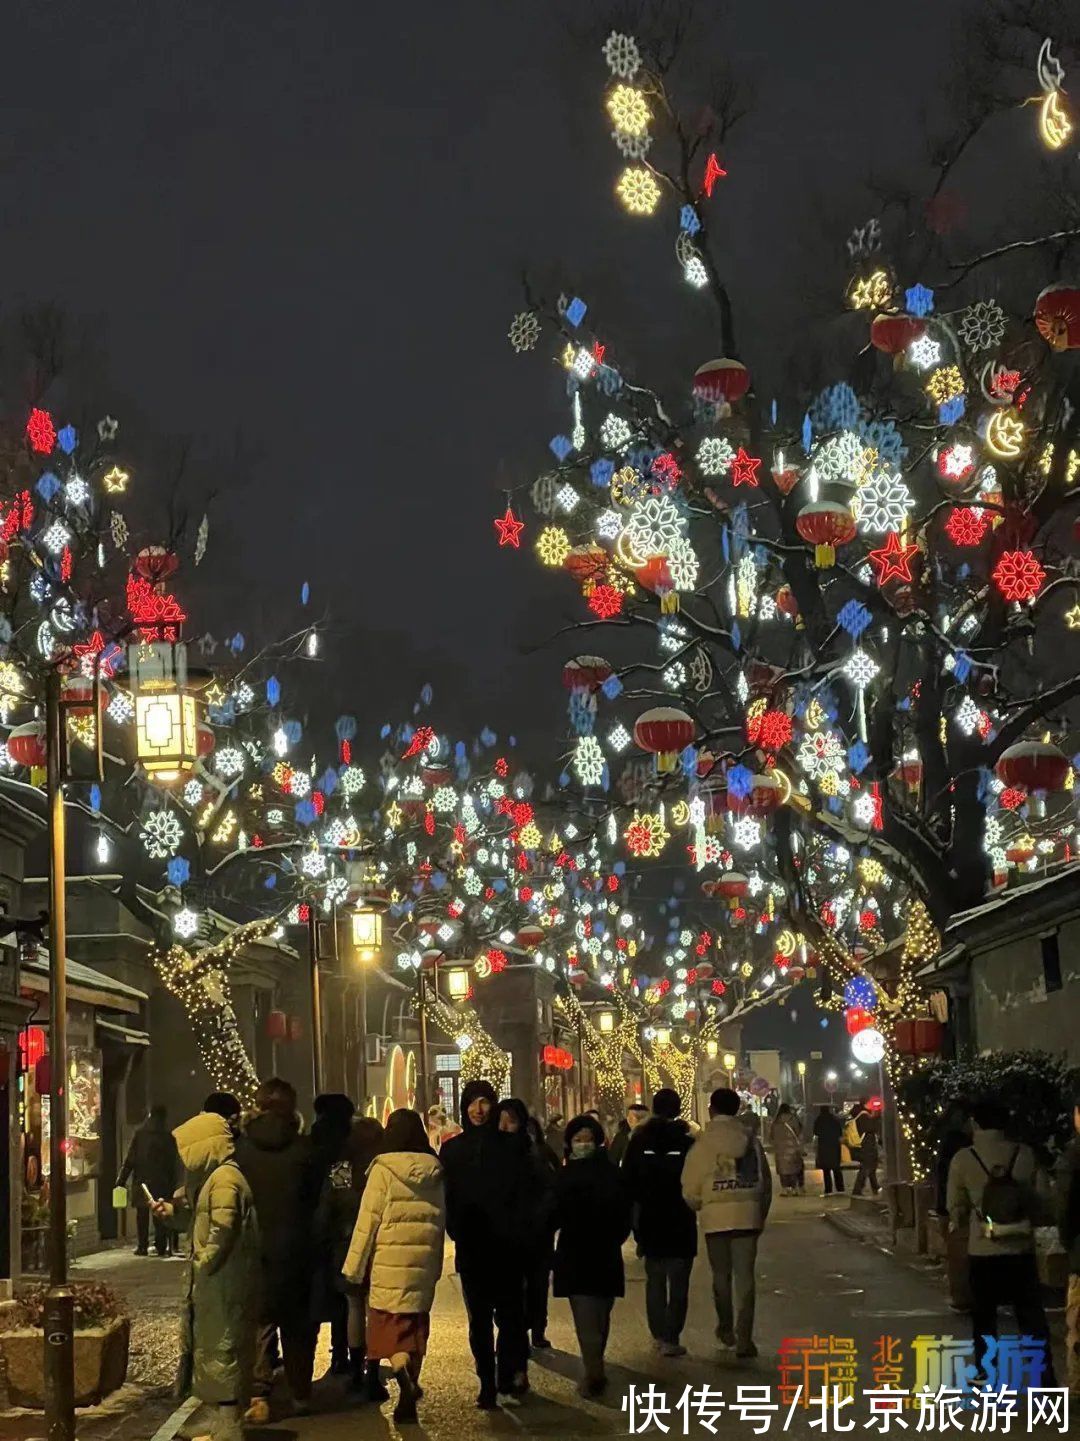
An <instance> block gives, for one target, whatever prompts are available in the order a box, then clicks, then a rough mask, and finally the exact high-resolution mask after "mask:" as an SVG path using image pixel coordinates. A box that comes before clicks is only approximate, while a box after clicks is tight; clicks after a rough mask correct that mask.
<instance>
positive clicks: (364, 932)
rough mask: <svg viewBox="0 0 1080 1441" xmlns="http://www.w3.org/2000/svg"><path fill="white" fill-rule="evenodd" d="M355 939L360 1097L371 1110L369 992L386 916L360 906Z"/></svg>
mask: <svg viewBox="0 0 1080 1441" xmlns="http://www.w3.org/2000/svg"><path fill="white" fill-rule="evenodd" d="M352 939H353V948H354V950H355V952H356V958H357V960H358V961H359V962H360V1093H361V1096H362V1097H363V1106H364V1109H365V1111H366V1110H367V1104H368V1101H369V1099H370V1098H369V1096H368V1068H367V1027H368V1011H367V988H368V965H369V963H371V962H373V961H375V960H377V959H378V955H379V949H380V947H381V946H382V912H381V911H379V910H377V909H376V908H375V907H374V906H365V905H360V906H357V907H356V909H355V910H354V911H353V913H352Z"/></svg>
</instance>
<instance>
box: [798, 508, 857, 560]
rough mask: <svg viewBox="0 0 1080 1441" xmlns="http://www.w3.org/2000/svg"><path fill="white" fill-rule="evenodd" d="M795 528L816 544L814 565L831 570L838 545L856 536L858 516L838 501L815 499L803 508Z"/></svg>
mask: <svg viewBox="0 0 1080 1441" xmlns="http://www.w3.org/2000/svg"><path fill="white" fill-rule="evenodd" d="M795 529H796V530H797V531H798V532H799V534H800V535H801V536H802V538H803V540H805V541H807V542H808V543H809V544H810V545H812V546H813V547H814V564H815V565H816V566H817V568H818V569H819V570H828V569H829V567H830V566H833V565H835V564H836V547H837V546H838V545H846V544H847V543H848V541H849V540H853V539H854V536H855V517H854V516H853V515H852V513H851V511H850V510H848V508H847V506H846V505H841V504H840V502H839V501H838V500H812V501H811V502H810V504H809V505H804V506H803V508H802V510H800V511H799V514H798V517H797V519H796V521H795Z"/></svg>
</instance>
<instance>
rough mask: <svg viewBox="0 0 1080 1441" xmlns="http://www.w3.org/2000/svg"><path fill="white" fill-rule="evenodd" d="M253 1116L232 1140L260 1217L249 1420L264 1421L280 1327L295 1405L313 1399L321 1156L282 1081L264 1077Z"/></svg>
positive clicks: (301, 1408)
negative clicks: (256, 1330) (257, 1317)
mask: <svg viewBox="0 0 1080 1441" xmlns="http://www.w3.org/2000/svg"><path fill="white" fill-rule="evenodd" d="M255 1100H256V1106H257V1108H258V1110H257V1114H256V1115H254V1116H253V1117H252V1118H251V1120H250V1121H248V1123H247V1126H246V1127H245V1129H244V1131H243V1133H242V1134H241V1136H240V1137H239V1139H238V1141H237V1143H236V1159H237V1162H238V1164H239V1166H240V1169H241V1170H242V1171H243V1173H244V1175H245V1177H246V1178H247V1181H248V1184H249V1185H250V1186H251V1191H252V1195H253V1196H254V1197H255V1210H256V1213H257V1215H258V1217H259V1244H260V1249H261V1260H262V1283H261V1288H260V1294H261V1307H262V1314H261V1317H260V1327H259V1343H258V1352H257V1355H256V1360H255V1382H254V1387H253V1390H252V1400H251V1405H250V1406H249V1407H248V1412H247V1418H246V1419H247V1420H248V1421H249V1422H250V1424H251V1425H253V1426H265V1425H266V1423H267V1422H268V1421H269V1419H270V1400H269V1398H270V1392H271V1390H272V1387H273V1379H274V1376H273V1361H272V1354H273V1353H272V1347H273V1344H274V1335H275V1333H276V1332H280V1336H281V1359H282V1361H283V1362H284V1365H285V1378H286V1380H287V1381H288V1385H289V1392H290V1394H291V1397H292V1406H293V1410H294V1412H295V1413H296V1414H297V1415H302V1414H304V1413H305V1412H306V1411H307V1410H308V1408H309V1406H310V1402H311V1382H312V1372H313V1369H314V1365H315V1340H316V1337H317V1334H318V1326H317V1324H316V1322H315V1319H314V1316H313V1306H314V1298H313V1289H314V1288H313V1284H312V1283H313V1278H314V1274H315V1263H316V1247H315V1210H316V1207H317V1205H318V1202H319V1193H320V1191H321V1189H322V1176H321V1174H320V1155H319V1152H318V1151H316V1149H315V1147H314V1146H313V1144H312V1142H311V1137H310V1136H303V1135H301V1134H300V1118H299V1116H298V1115H297V1113H296V1091H295V1090H294V1089H293V1087H292V1086H291V1085H290V1084H289V1082H288V1081H282V1080H279V1079H277V1078H275V1079H273V1080H269V1081H264V1082H263V1083H262V1084H261V1085H260V1087H259V1089H258V1091H257V1092H256V1097H255Z"/></svg>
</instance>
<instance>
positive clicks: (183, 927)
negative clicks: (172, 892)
mask: <svg viewBox="0 0 1080 1441" xmlns="http://www.w3.org/2000/svg"><path fill="white" fill-rule="evenodd" d="M172 928H173V934H174V935H177V936H179V937H180V939H181V940H182V941H190V940H191V938H192V936H193V935H194V934H195V932H196V931H197V930H198V929H199V913H198V911H193V910H192V909H191V907H190V906H185V907H184V908H183V910H180V911H176V912H175V914H174V915H173V922H172Z"/></svg>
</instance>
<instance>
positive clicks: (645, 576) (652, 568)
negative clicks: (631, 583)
mask: <svg viewBox="0 0 1080 1441" xmlns="http://www.w3.org/2000/svg"><path fill="white" fill-rule="evenodd" d="M634 579H635V580H636V581H637V583H638V585H640V586H641V588H642V589H643V590H648V591H651V592H652V593H653V594H654V595H655V594H656V593H657V592H658V591H668V590H673V589H674V585H675V583H674V581H673V580H672V579H671V571H670V569H669V568H668V563H667V556H666V555H651V556H650V557H649V559H648V560H647V561H646V562H645V564H644V565H639V566H638V567H637V568H636V569H635V571H634Z"/></svg>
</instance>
